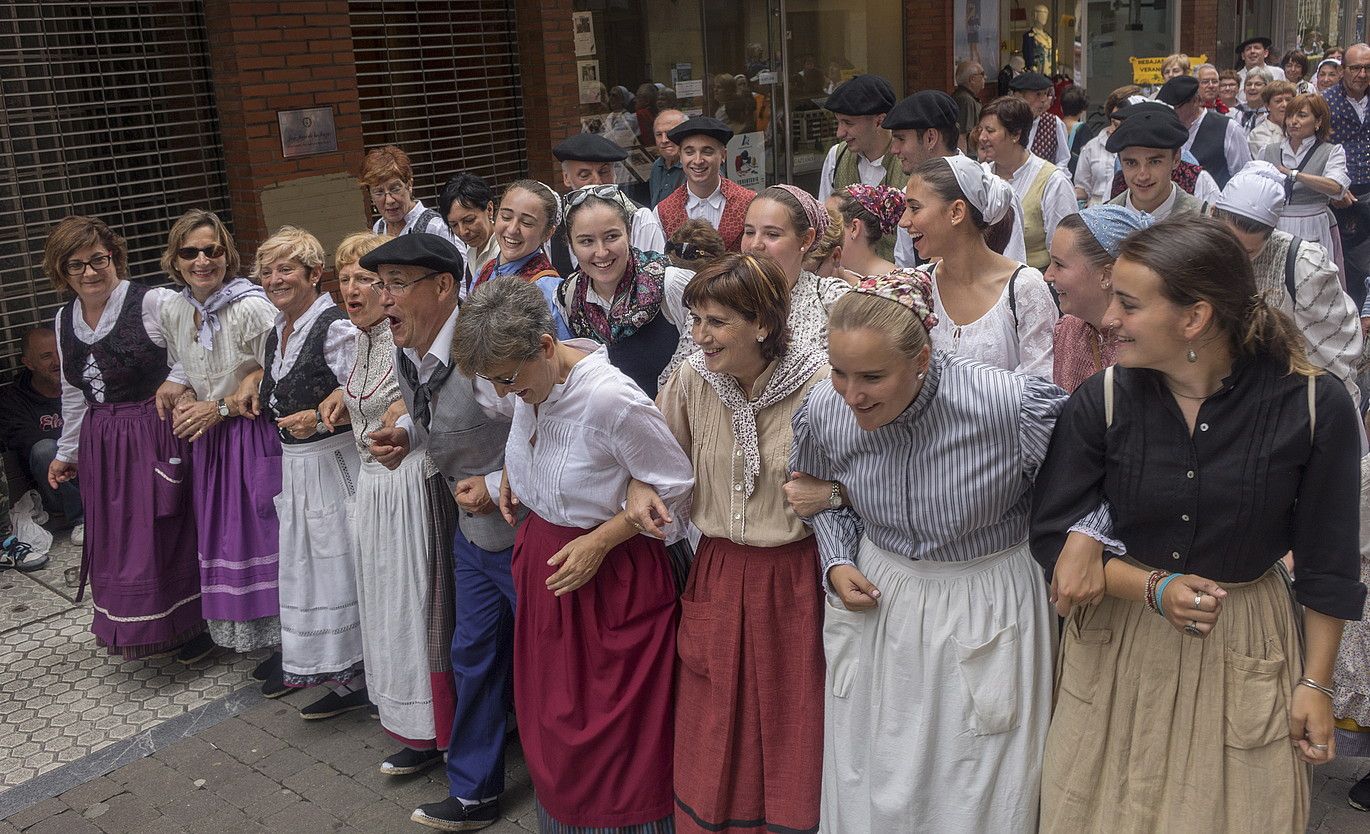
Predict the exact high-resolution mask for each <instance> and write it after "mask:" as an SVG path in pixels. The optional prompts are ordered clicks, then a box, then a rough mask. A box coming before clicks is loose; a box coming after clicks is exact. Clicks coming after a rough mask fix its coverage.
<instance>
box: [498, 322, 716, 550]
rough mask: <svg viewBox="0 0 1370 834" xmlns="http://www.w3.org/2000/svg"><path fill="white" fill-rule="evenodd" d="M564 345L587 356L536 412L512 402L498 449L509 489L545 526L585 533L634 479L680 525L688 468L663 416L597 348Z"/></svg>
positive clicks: (611, 512) (613, 510)
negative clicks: (653, 494) (508, 423)
mask: <svg viewBox="0 0 1370 834" xmlns="http://www.w3.org/2000/svg"><path fill="white" fill-rule="evenodd" d="M565 344H566V345H568V346H570V347H573V348H576V349H577V350H582V351H585V352H586V353H588V354H589V355H588V356H586V357H585V358H584V359H582V360H580V361H579V362H577V363H576V364H575V366H574V367H572V368H571V372H570V374H568V375H567V377H566V381H565V382H563V383H560V384H558V385H555V386H553V387H552V391H551V393H550V394H549V395H548V397H547V399H546V400H545V401H543V402H542V403H540V404H539V405H538V406H537V408H536V411H535V410H534V407H533V406H531V405H529V404H527V403H525V402H523V401H522V400H520V401H518V402H516V403H515V404H514V422H513V426H512V427H511V428H510V430H509V442H508V445H507V446H506V447H505V451H504V467H505V471H506V472H507V473H508V477H509V486H510V488H511V489H512V490H513V492H514V494H515V495H517V496H518V498H519V501H520V502H521V503H523V504H524V505H525V506H527V507H528V508H530V509H531V510H532V511H533V512H535V513H537V514H538V515H539V516H541V517H542V518H543V519H544V520H545V521H548V522H551V523H552V524H559V525H562V526H564V527H579V528H581V529H591V528H594V527H598V526H599V525H601V524H603V523H604V522H606V521H608V520H609V519H610V518H613V517H614V516H615V515H617V514H618V513H619V511H620V510H622V509H623V502H624V498H625V497H626V495H627V491H628V481H629V479H630V478H636V479H637V480H639V481H642V482H643V483H645V484H648V485H649V486H651V487H652V488H653V489H655V490H656V492H657V494H658V495H660V496H661V500H662V501H664V502H665V503H666V506H667V507H668V508H669V509H670V511H671V514H672V516H673V517H674V518H675V523H674V524H673V525H672V526H673V527H675V528H681V527H682V524H683V521H684V520H686V519H687V517H688V515H689V499H690V493H691V490H692V489H693V488H694V471H693V470H692V469H691V467H690V460H689V458H688V457H686V456H685V452H684V450H682V449H681V448H680V444H679V443H678V442H676V440H675V437H674V436H673V435H672V434H671V431H670V429H669V428H668V427H667V426H666V418H665V417H663V416H662V415H661V412H660V411H658V410H657V408H656V406H655V405H654V404H653V403H652V401H651V400H649V399H647V395H646V394H644V393H642V389H640V388H638V387H637V385H636V384H635V383H634V382H633V381H632V380H631V379H629V378H628V377H627V376H626V375H625V374H624V373H623V372H622V371H620V370H618V369H617V368H615V367H614V366H613V365H611V364H610V363H609V354H608V351H607V349H606V348H605V347H604V346H603V345H600V344H596V343H595V342H592V341H590V340H588V339H572V340H570V341H567V342H565ZM534 434H536V436H537V445H536V446H534V445H533V443H532V442H531V440H532V438H533V436H534ZM672 533H673V534H674V533H676V531H672ZM673 534H668V535H667V537H666V539H667V541H671V540H672V539H673V538H674V537H675V535H673Z"/></svg>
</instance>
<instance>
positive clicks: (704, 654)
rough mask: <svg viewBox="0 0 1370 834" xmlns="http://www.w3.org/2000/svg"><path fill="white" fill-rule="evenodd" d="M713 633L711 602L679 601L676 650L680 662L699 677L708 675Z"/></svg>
mask: <svg viewBox="0 0 1370 834" xmlns="http://www.w3.org/2000/svg"><path fill="white" fill-rule="evenodd" d="M713 635H714V616H713V603H711V602H695V601H693V600H687V599H682V600H681V601H680V631H679V632H678V633H677V635H676V641H675V645H676V652H677V653H678V654H679V655H680V664H681V666H683V667H685V668H686V669H688V670H690V671H691V672H693V673H695V674H696V675H699V676H700V677H704V678H707V677H708V676H709V655H710V653H711V650H712V645H713Z"/></svg>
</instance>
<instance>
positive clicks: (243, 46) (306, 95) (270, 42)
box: [205, 0, 569, 270]
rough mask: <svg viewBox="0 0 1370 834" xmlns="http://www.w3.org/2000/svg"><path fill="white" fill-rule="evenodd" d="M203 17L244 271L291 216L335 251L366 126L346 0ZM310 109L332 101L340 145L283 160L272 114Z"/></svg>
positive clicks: (362, 215) (352, 221)
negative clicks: (260, 249) (277, 229)
mask: <svg viewBox="0 0 1370 834" xmlns="http://www.w3.org/2000/svg"><path fill="white" fill-rule="evenodd" d="M568 20H569V17H568ZM205 23H206V25H207V26H208V29H209V33H210V38H209V43H210V61H211V64H212V68H213V74H214V95H215V98H216V104H217V106H218V110H219V113H220V120H219V128H220V132H221V135H222V137H223V143H224V160H225V163H226V166H227V171H228V188H229V205H230V210H231V212H232V215H233V229H234V236H235V237H236V239H237V243H238V248H239V250H240V253H241V255H242V258H243V266H244V270H246V269H247V268H248V265H249V264H251V262H252V257H253V255H254V253H255V252H256V248H257V245H258V244H259V243H261V241H262V240H264V239H265V238H266V237H267V236H268V235H269V234H270V233H271V232H272V231H274V230H275V228H276V227H279V226H281V225H284V224H286V223H289V224H291V225H296V226H300V227H301V228H304V229H308V230H309V231H311V232H313V233H314V234H315V235H317V236H318V237H319V239H320V240H321V241H322V242H323V244H324V248H325V249H326V250H327V251H328V252H329V255H330V257H331V255H332V248H333V247H334V246H336V245H337V242H338V241H339V240H340V239H341V237H342V236H343V235H345V234H346V233H348V232H350V231H357V230H361V229H363V228H364V227H365V223H366V210H365V204H364V202H363V195H362V194H361V191H360V189H359V188H358V187H357V184H356V181H355V180H356V176H357V173H358V171H359V169H360V167H361V162H362V157H363V152H362V128H361V114H360V111H359V109H358V104H357V78H356V68H355V66H354V63H353V58H352V29H351V25H350V22H349V20H348V15H347V2H346V0H326V2H304V3H256V2H249V3H242V2H228V0H206V2H205ZM311 107H331V108H332V111H333V122H334V125H335V127H336V128H337V136H338V149H337V151H335V152H331V153H321V154H316V155H312V156H303V157H296V158H294V159H286V158H285V157H284V154H283V152H282V150H281V136H280V127H279V123H278V121H277V117H276V113H277V111H279V110H298V109H302V108H311Z"/></svg>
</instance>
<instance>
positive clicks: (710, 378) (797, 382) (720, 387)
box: [688, 345, 828, 498]
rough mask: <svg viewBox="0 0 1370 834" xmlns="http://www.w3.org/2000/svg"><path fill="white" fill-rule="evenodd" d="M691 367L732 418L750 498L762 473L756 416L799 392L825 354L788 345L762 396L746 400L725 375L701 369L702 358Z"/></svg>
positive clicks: (693, 359)
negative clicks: (712, 390)
mask: <svg viewBox="0 0 1370 834" xmlns="http://www.w3.org/2000/svg"><path fill="white" fill-rule="evenodd" d="M688 361H689V363H690V365H691V366H692V367H693V368H694V369H695V370H696V371H697V372H698V373H699V375H700V376H701V377H703V378H704V381H705V382H707V383H709V387H711V388H713V389H714V393H716V394H718V398H719V399H720V400H722V401H723V405H724V407H726V408H727V409H728V411H730V412H732V415H733V437H734V438H736V441H737V445H738V448H740V449H741V450H742V454H743V466H744V468H743V489H744V490H745V492H744V495H746V497H748V498H751V497H752V492H753V491H754V490H755V489H756V476H757V475H759V474H760V473H761V449H760V443H759V441H758V440H757V437H756V415H757V414H758V413H759V412H761V411H762V410H763V409H766V408H769V407H770V406H773V405H775V404H776V403H778V402H780V401H781V400H783V399H785V398H786V397H788V396H789V395H790V394H793V393H794V392H795V391H797V390H799V388H800V387H801V386H803V385H804V383H806V382H808V381H809V379H810V378H811V377H812V376H813V374H814V371H816V370H818V369H819V368H821V367H822V366H823V365H824V364H825V363H826V362H827V361H828V354H827V353H826V352H825V351H824V350H822V349H821V348H819V347H818V346H817V345H807V346H801V345H791V346H790V349H789V350H788V351H786V352H785V355H784V356H782V357H780V358H779V359H778V360H776V363H777V364H776V368H775V371H774V372H773V373H772V374H771V378H770V379H768V380H766V387H765V389H764V390H763V391H762V392H761V395H760V396H758V397H757V398H756V399H754V400H748V399H747V395H746V394H745V393H744V392H743V391H742V388H741V386H739V385H738V384H737V380H735V379H733V378H732V377H731V376H729V375H728V374H717V373H714V372H713V371H710V370H708V369H707V368H706V367H705V366H704V354H703V353H702V352H696V353H695V354H694V355H692V356H691V357H690V358H689V360H688Z"/></svg>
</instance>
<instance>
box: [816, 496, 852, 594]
mask: <svg viewBox="0 0 1370 834" xmlns="http://www.w3.org/2000/svg"><path fill="white" fill-rule="evenodd" d="M806 523H807V524H809V525H810V526H811V527H813V532H814V537H815V538H816V539H817V540H818V558H819V567H820V572H821V577H820V578H821V580H822V585H823V590H824V591H825V592H827V593H828V594H830V595H833V597H834V598H836V594H835V592H834V591H833V588H832V585H831V584H829V582H828V571H829V570H831V569H832V568H833V567H835V566H836V565H855V564H856V553H857V551H858V550H859V549H860V546H861V535H862V532H863V526H864V525H863V524H862V523H861V517H860V516H858V515H857V514H856V512H855V511H854V510H852V509H851V508H850V507H842V508H840V509H836V510H823V511H822V512H820V513H819V514H818V515H816V516H814V517H813V518H811V519H808V520H807V522H806Z"/></svg>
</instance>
